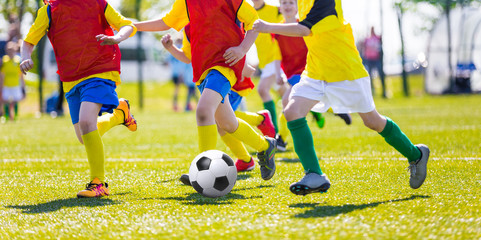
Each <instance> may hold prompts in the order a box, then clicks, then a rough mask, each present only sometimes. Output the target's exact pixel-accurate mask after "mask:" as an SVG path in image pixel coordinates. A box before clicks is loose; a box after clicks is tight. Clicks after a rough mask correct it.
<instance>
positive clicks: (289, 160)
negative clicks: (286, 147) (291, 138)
mask: <svg viewBox="0 0 481 240" xmlns="http://www.w3.org/2000/svg"><path fill="white" fill-rule="evenodd" d="M276 162H284V163H298V162H300V160H299V158H278V159H276Z"/></svg>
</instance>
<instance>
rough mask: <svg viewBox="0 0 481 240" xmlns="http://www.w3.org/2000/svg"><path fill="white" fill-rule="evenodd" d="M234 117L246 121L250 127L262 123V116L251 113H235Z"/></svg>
mask: <svg viewBox="0 0 481 240" xmlns="http://www.w3.org/2000/svg"><path fill="white" fill-rule="evenodd" d="M235 116H236V117H238V118H240V119H242V120H244V121H246V122H247V123H248V124H250V125H251V126H257V125H259V124H261V123H262V121H264V116H262V115H259V114H257V113H253V112H241V111H235Z"/></svg>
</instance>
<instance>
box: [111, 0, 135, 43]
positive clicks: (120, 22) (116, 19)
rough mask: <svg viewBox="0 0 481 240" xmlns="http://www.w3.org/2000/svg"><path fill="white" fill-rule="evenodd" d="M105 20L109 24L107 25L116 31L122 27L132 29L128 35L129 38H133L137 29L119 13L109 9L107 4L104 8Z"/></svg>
mask: <svg viewBox="0 0 481 240" xmlns="http://www.w3.org/2000/svg"><path fill="white" fill-rule="evenodd" d="M105 19H107V22H108V23H109V25H110V26H112V27H113V28H114V29H115V30H117V31H119V29H120V28H121V27H123V26H131V27H133V28H134V31H133V32H132V34H130V36H129V37H133V36H134V35H135V33H136V32H137V28H136V27H135V26H134V24H133V23H132V21H130V20H128V19H127V18H125V17H124V16H122V15H121V14H120V13H119V12H117V10H115V9H114V8H113V7H111V6H110V4H107V6H106V8H105Z"/></svg>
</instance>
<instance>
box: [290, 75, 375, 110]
mask: <svg viewBox="0 0 481 240" xmlns="http://www.w3.org/2000/svg"><path fill="white" fill-rule="evenodd" d="M295 96H298V97H304V98H308V99H312V100H317V101H319V104H317V105H316V106H314V107H313V108H312V111H315V112H326V111H327V110H328V109H329V108H332V110H333V111H334V113H355V112H358V113H367V112H371V111H373V110H374V109H376V106H375V105H374V100H373V98H372V93H371V80H370V78H369V77H365V78H360V79H357V80H353V81H342V82H326V81H320V80H316V79H312V78H309V77H306V76H302V77H301V81H300V82H299V83H298V84H296V85H294V87H292V91H291V94H290V96H289V98H291V97H295Z"/></svg>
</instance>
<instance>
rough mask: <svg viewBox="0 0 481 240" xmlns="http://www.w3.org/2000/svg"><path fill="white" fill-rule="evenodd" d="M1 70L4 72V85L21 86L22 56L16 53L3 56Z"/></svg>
mask: <svg viewBox="0 0 481 240" xmlns="http://www.w3.org/2000/svg"><path fill="white" fill-rule="evenodd" d="M0 72H1V73H2V74H3V77H4V78H3V85H4V86H5V87H18V86H20V76H21V74H22V72H21V71H20V57H19V56H17V55H15V56H13V58H10V57H9V56H8V55H5V56H3V58H2V66H1V67H0Z"/></svg>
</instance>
